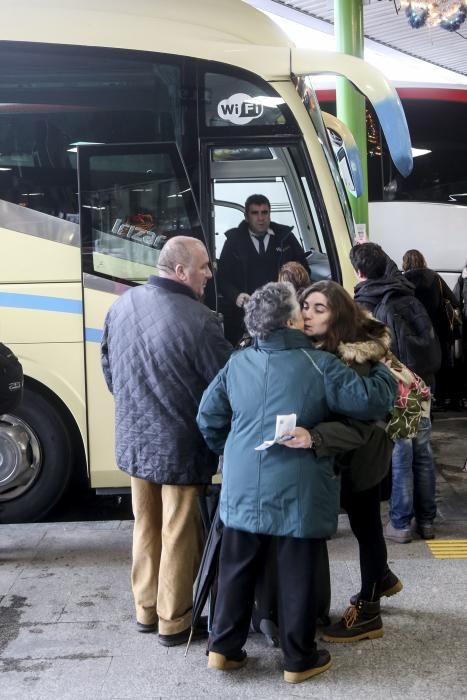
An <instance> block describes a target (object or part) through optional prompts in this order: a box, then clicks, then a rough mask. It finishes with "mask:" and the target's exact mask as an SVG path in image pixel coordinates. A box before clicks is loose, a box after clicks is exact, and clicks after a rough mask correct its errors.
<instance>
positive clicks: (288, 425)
mask: <svg viewBox="0 0 467 700" xmlns="http://www.w3.org/2000/svg"><path fill="white" fill-rule="evenodd" d="M296 426H297V414H296V413H290V414H289V415H288V416H276V433H275V435H274V439H273V440H265V441H264V442H262V443H261V445H258V447H255V450H267V449H268V448H269V447H271V446H272V445H276V444H280V443H281V442H284V440H288V439H289V438H288V437H286V436H287V433H290V431H291V430H295V428H296Z"/></svg>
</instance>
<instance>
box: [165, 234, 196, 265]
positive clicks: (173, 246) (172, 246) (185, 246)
mask: <svg viewBox="0 0 467 700" xmlns="http://www.w3.org/2000/svg"><path fill="white" fill-rule="evenodd" d="M196 246H202V247H203V248H204V247H205V246H204V243H202V242H201V241H199V240H198V239H197V238H191V237H190V236H174V238H170V239H169V240H168V241H167V243H166V244H165V245H164V247H163V248H162V250H161V254H160V255H159V260H158V261H157V266H158V267H160V269H161V272H167V271H169V270H170V271H172V272H175V268H176V267H177V265H185V266H188V265H189V264H190V262H191V259H192V256H193V249H194V247H196Z"/></svg>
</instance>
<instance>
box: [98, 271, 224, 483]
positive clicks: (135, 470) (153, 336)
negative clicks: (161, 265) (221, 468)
mask: <svg viewBox="0 0 467 700" xmlns="http://www.w3.org/2000/svg"><path fill="white" fill-rule="evenodd" d="M231 350H232V348H231V346H230V344H229V343H228V342H227V341H226V340H225V338H224V337H223V335H222V331H221V328H220V326H219V324H218V322H217V320H216V318H215V316H214V314H213V313H212V311H210V310H209V309H208V308H207V307H206V306H204V305H203V304H202V303H200V302H199V301H198V300H197V299H196V298H195V296H194V294H193V292H192V291H191V289H190V288H189V287H187V286H186V285H183V284H179V283H178V282H173V281H172V280H168V279H162V278H160V277H155V276H151V277H150V278H149V281H148V283H147V284H144V285H141V286H138V287H133V288H132V289H130V290H129V291H127V292H125V294H123V295H122V296H121V297H119V298H118V299H117V301H115V302H114V303H113V304H112V306H111V307H110V309H109V312H108V314H107V318H106V320H105V326H104V337H103V340H102V368H103V371H104V376H105V379H106V382H107V386H108V387H109V389H110V391H111V392H112V393H113V395H114V400H115V433H116V434H115V440H116V459H117V464H118V466H119V467H120V469H122V470H123V471H125V472H127V473H128V474H130V475H131V476H135V477H138V478H140V479H147V480H149V481H154V482H156V483H159V484H205V483H209V482H210V480H211V477H212V474H213V473H215V471H216V459H215V458H214V455H213V454H212V453H210V452H209V450H208V449H207V447H206V444H205V443H204V440H203V438H202V436H201V434H200V432H199V430H198V427H197V425H196V412H197V410H198V404H199V401H200V399H201V395H202V393H203V391H204V389H205V388H206V387H207V385H208V384H209V382H210V381H211V379H212V378H213V377H214V376H215V375H216V374H217V372H218V371H219V369H220V368H221V367H223V365H224V364H225V363H226V362H227V360H228V358H229V356H230V353H231Z"/></svg>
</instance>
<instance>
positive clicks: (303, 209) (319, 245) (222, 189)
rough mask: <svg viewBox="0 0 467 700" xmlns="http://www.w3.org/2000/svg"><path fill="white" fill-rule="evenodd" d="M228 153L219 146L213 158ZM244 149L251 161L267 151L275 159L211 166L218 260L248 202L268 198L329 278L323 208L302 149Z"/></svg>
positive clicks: (273, 215)
mask: <svg viewBox="0 0 467 700" xmlns="http://www.w3.org/2000/svg"><path fill="white" fill-rule="evenodd" d="M228 150H229V149H223V148H219V147H216V148H215V149H212V151H211V154H212V153H213V152H215V153H217V152H219V151H220V152H223V153H224V152H226V151H228ZM232 150H233V151H235V150H237V149H232ZM238 150H242V149H238ZM244 150H246V151H247V152H248V154H249V155H250V156H251V154H253V153H255V152H259V153H260V154H262V153H264V152H265V151H266V150H267V151H268V152H269V153H270V154H271V156H272V158H271V159H267V160H266V159H263V158H262V157H260V158H259V159H257V160H254V159H253V158H250V159H248V160H244V161H238V160H233V161H229V160H227V159H226V160H225V161H224V162H222V163H220V162H218V161H214V162H213V161H212V162H211V177H212V191H213V199H214V233H215V247H216V258H219V256H220V254H221V251H222V248H223V246H224V243H225V233H226V232H227V231H228V230H229V229H232V228H236V227H237V226H238V225H239V224H240V222H241V221H242V220H243V219H244V213H243V211H244V204H245V201H246V199H247V197H249V196H250V195H251V194H262V195H265V196H266V197H267V198H268V199H269V201H270V203H271V219H272V220H273V221H275V222H276V223H278V224H285V225H286V226H290V227H292V232H293V234H294V235H295V237H296V238H297V240H298V241H299V243H300V245H301V246H302V247H303V248H304V250H305V251H310V256H309V260H310V264H311V263H313V264H314V263H316V262H317V260H318V259H319V261H320V268H319V269H320V272H319V278H321V277H323V276H324V277H328V276H329V264H328V257H327V250H326V245H325V235H324V232H323V227H322V221H321V217H320V214H319V212H320V206H321V205H320V203H319V198H318V196H317V192H316V188H315V186H314V183H313V180H312V178H311V176H310V173H309V171H308V169H307V168H306V167H305V165H304V162H303V158H302V157H301V156H300V149H299V148H298V147H297V146H292V145H290V146H287V147H285V146H284V147H278V146H272V145H271V146H270V147H266V146H262V147H261V148H258V147H250V148H249V149H244ZM325 267H326V270H325V272H324V273H323V270H324V268H325Z"/></svg>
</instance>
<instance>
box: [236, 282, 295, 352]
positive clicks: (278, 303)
mask: <svg viewBox="0 0 467 700" xmlns="http://www.w3.org/2000/svg"><path fill="white" fill-rule="evenodd" d="M299 313H300V306H299V304H298V301H297V297H296V294H295V289H294V288H293V286H292V285H291V284H290V283H289V282H269V284H265V285H264V287H260V289H257V290H256V292H255V293H254V294H252V296H251V298H250V300H249V301H248V302H247V304H246V305H245V325H246V328H247V331H248V333H249V334H250V335H251V336H255V337H258V338H267V337H268V335H270V334H271V333H272V332H273V331H275V330H278V329H279V328H285V327H286V326H287V321H289V320H290V319H292V318H294V317H295V316H296V315H297V314H299Z"/></svg>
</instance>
